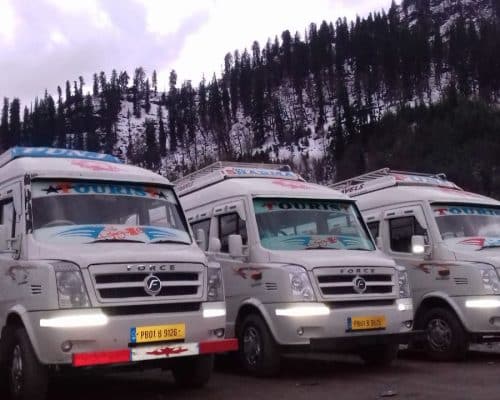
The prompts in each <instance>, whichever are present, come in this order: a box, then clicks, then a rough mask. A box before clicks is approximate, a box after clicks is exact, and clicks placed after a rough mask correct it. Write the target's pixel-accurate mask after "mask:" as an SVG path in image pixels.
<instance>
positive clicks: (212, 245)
mask: <svg viewBox="0 0 500 400" xmlns="http://www.w3.org/2000/svg"><path fill="white" fill-rule="evenodd" d="M220 249H221V244H220V240H219V238H216V237H211V238H210V240H209V241H208V251H210V252H211V253H219V252H220Z"/></svg>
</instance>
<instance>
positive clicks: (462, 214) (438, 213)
mask: <svg viewBox="0 0 500 400" xmlns="http://www.w3.org/2000/svg"><path fill="white" fill-rule="evenodd" d="M432 210H433V213H434V217H435V218H436V223H437V225H438V228H439V232H440V233H441V237H442V238H443V240H445V241H446V240H450V241H453V242H456V243H457V244H460V245H469V246H476V247H480V248H486V247H500V206H490V205H484V206H481V205H463V204H433V206H432Z"/></svg>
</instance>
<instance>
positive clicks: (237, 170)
mask: <svg viewBox="0 0 500 400" xmlns="http://www.w3.org/2000/svg"><path fill="white" fill-rule="evenodd" d="M234 178H275V179H287V180H294V181H302V182H303V181H304V179H302V177H301V176H300V175H298V174H296V173H294V172H292V169H291V168H290V166H289V165H283V164H254V163H239V162H228V161H218V162H215V163H213V164H211V165H208V166H206V167H205V168H202V169H199V170H198V171H195V172H193V173H191V174H189V175H186V176H184V177H182V178H180V179H178V180H177V181H175V182H174V185H175V190H176V192H177V194H178V195H179V196H181V197H182V196H185V195H186V194H189V193H192V192H195V191H196V190H199V189H202V188H204V187H207V186H210V185H213V184H215V183H218V182H221V181H223V180H225V179H234Z"/></svg>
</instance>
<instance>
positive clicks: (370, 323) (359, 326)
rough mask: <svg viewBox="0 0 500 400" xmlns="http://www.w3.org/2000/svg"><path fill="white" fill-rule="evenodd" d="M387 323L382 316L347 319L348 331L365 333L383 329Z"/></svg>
mask: <svg viewBox="0 0 500 400" xmlns="http://www.w3.org/2000/svg"><path fill="white" fill-rule="evenodd" d="M386 327H387V321H386V319H385V316H383V315H369V316H366V317H351V318H348V319H347V330H348V331H366V330H375V329H385V328H386Z"/></svg>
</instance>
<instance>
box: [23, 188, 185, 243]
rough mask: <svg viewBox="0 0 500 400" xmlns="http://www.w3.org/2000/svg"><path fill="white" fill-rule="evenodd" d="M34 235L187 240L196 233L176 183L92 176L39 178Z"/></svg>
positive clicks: (67, 239)
mask: <svg viewBox="0 0 500 400" xmlns="http://www.w3.org/2000/svg"><path fill="white" fill-rule="evenodd" d="M32 211H33V235H34V237H35V239H37V240H40V241H47V242H64V243H93V242H100V241H131V242H149V243H150V242H161V241H165V242H167V241H170V242H182V243H186V244H189V243H191V238H190V236H189V233H188V230H187V228H186V225H185V222H184V219H183V217H182V210H181V207H180V206H179V204H178V202H177V200H176V198H175V196H174V193H173V191H172V189H170V188H168V187H159V186H147V187H146V186H144V185H134V184H125V183H103V182H91V181H72V182H68V181H66V182H55V181H35V182H33V184H32Z"/></svg>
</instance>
